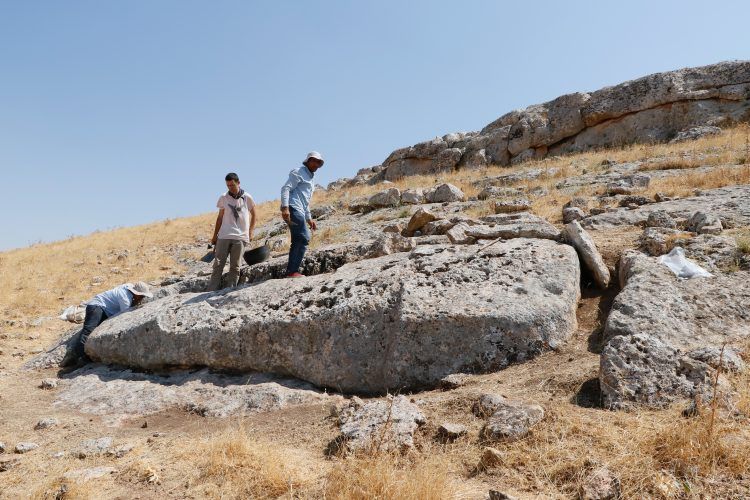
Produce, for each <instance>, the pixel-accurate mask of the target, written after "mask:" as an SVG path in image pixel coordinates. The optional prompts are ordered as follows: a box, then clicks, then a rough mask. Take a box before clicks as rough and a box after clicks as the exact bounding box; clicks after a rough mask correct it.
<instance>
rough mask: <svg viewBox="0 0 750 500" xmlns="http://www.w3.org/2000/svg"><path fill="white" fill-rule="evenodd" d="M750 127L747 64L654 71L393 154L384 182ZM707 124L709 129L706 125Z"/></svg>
mask: <svg viewBox="0 0 750 500" xmlns="http://www.w3.org/2000/svg"><path fill="white" fill-rule="evenodd" d="M742 121H750V61H731V62H722V63H718V64H712V65H709V66H702V67H697V68H685V69H680V70H676V71H668V72H664V73H655V74H652V75H648V76H645V77H642V78H638V79H636V80H631V81H627V82H624V83H621V84H619V85H614V86H611V87H606V88H603V89H600V90H597V91H595V92H591V93H580V92H578V93H573V94H567V95H563V96H560V97H558V98H556V99H553V100H551V101H549V102H545V103H542V104H536V105H533V106H529V107H527V108H526V109H523V110H517V111H512V112H510V113H507V114H505V115H503V116H501V117H500V118H498V119H497V120H495V121H494V122H492V123H490V124H489V125H487V126H486V127H484V128H483V129H482V130H481V131H480V132H469V133H457V134H447V135H445V136H443V137H437V138H435V139H433V140H430V141H425V142H421V143H419V144H415V145H414V146H410V147H406V148H401V149H399V150H396V151H394V152H393V153H391V154H390V155H389V156H388V158H386V159H385V161H384V162H383V164H382V168H383V176H384V178H386V179H390V180H393V179H397V178H400V177H403V176H406V175H424V174H431V173H435V172H445V171H450V170H453V169H457V168H463V167H464V166H466V167H469V168H471V167H481V166H483V165H486V164H499V165H510V164H517V163H519V162H522V161H526V160H530V159H538V158H543V157H545V156H547V155H559V154H563V153H569V152H576V151H585V150H588V149H592V148H602V147H608V146H619V145H623V144H631V143H635V142H659V141H661V142H664V141H669V140H671V139H675V140H684V139H688V138H695V137H699V136H702V135H704V134H706V133H712V132H715V129H714V128H713V127H715V126H717V125H723V124H731V123H733V122H742ZM704 126H708V127H704Z"/></svg>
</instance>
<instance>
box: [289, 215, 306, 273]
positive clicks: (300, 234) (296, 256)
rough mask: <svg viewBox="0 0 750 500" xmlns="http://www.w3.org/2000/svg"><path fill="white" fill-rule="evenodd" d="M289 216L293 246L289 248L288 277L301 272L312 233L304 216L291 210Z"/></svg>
mask: <svg viewBox="0 0 750 500" xmlns="http://www.w3.org/2000/svg"><path fill="white" fill-rule="evenodd" d="M289 215H290V220H291V222H292V224H291V226H290V227H289V229H290V231H291V233H292V246H291V247H290V248H289V263H288V264H287V268H286V273H287V275H289V274H294V273H298V272H299V267H300V265H301V264H302V259H303V258H304V257H305V250H307V244H308V243H310V231H309V230H308V229H307V221H305V216H304V214H302V213H300V212H299V211H297V210H295V209H293V208H290V209H289Z"/></svg>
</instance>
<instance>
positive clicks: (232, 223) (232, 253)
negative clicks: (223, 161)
mask: <svg viewBox="0 0 750 500" xmlns="http://www.w3.org/2000/svg"><path fill="white" fill-rule="evenodd" d="M224 180H225V181H226V183H227V192H226V193H224V194H222V195H221V196H220V197H219V201H218V202H216V207H217V208H218V209H219V215H218V217H216V226H215V227H214V235H213V237H212V238H211V244H213V245H214V254H215V259H214V269H213V272H212V273H211V281H209V283H208V291H209V292H212V291H214V290H218V289H219V288H221V275H222V274H223V273H224V265H225V264H226V262H227V257H229V277H228V279H227V286H228V287H234V286H237V280H238V279H239V277H240V259H241V258H242V253H243V252H244V251H245V246H246V245H247V244H248V243H250V240H252V239H253V231H255V202H254V201H253V197H252V196H250V195H249V194H247V193H246V192H245V191H244V190H242V189H241V188H240V178H239V177H238V176H237V174H235V173H229V174H227V175H226V177H225V178H224Z"/></svg>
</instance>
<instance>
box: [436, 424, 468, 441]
mask: <svg viewBox="0 0 750 500" xmlns="http://www.w3.org/2000/svg"><path fill="white" fill-rule="evenodd" d="M467 432H468V431H467V429H466V426H465V425H461V424H454V423H451V422H444V423H442V424H440V427H438V430H437V435H438V438H439V439H442V440H443V441H453V440H456V439H458V438H459V437H461V436H463V435H465V434H466V433H467Z"/></svg>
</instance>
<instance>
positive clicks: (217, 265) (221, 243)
mask: <svg viewBox="0 0 750 500" xmlns="http://www.w3.org/2000/svg"><path fill="white" fill-rule="evenodd" d="M231 242H232V240H223V239H219V240H216V246H215V247H214V269H213V272H212V273H211V280H210V281H209V282H208V291H209V292H213V291H215V290H218V289H219V288H221V275H222V274H224V265H225V264H226V263H227V256H228V255H229V244H230V243H231Z"/></svg>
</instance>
